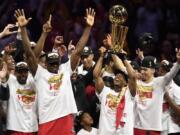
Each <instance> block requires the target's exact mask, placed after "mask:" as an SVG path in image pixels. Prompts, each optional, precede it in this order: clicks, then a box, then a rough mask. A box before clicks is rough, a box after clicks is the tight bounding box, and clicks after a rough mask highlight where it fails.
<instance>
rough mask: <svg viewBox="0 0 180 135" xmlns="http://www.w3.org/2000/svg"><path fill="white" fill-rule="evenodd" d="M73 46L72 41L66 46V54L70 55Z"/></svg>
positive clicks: (73, 48)
mask: <svg viewBox="0 0 180 135" xmlns="http://www.w3.org/2000/svg"><path fill="white" fill-rule="evenodd" d="M75 48H76V47H75V46H74V45H73V44H72V40H71V41H70V42H69V44H68V54H71V53H72V52H73V51H74V50H75Z"/></svg>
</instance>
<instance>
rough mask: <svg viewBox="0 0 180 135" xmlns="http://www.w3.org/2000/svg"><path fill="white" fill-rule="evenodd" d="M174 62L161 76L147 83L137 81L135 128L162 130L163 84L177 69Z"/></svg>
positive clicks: (179, 65)
mask: <svg viewBox="0 0 180 135" xmlns="http://www.w3.org/2000/svg"><path fill="white" fill-rule="evenodd" d="M179 68H180V64H178V63H175V64H174V66H173V67H172V69H171V71H170V72H169V73H167V74H166V75H165V76H163V77H157V78H153V80H152V81H151V82H149V83H145V82H143V81H141V80H139V81H137V93H136V96H135V125H134V127H135V128H138V129H143V130H154V131H162V104H163V97H164V91H165V86H166V85H168V83H169V82H170V81H171V80H172V78H173V77H174V76H175V75H176V73H177V72H178V71H179Z"/></svg>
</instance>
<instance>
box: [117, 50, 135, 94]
mask: <svg viewBox="0 0 180 135" xmlns="http://www.w3.org/2000/svg"><path fill="white" fill-rule="evenodd" d="M119 56H120V58H121V60H122V61H123V63H124V65H125V67H126V71H127V73H128V87H129V90H130V92H131V95H132V96H135V95H136V85H137V84H136V74H135V71H134V69H133V68H132V66H131V64H130V63H129V61H128V60H127V58H126V53H125V52H123V51H122V52H121V53H120V55H119ZM118 59H119V58H118V57H117V56H116V57H115V58H114V61H115V63H117V61H118Z"/></svg>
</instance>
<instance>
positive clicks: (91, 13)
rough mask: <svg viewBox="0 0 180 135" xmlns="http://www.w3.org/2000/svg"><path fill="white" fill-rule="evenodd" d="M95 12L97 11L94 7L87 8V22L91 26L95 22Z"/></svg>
mask: <svg viewBox="0 0 180 135" xmlns="http://www.w3.org/2000/svg"><path fill="white" fill-rule="evenodd" d="M95 14H96V12H95V11H94V9H92V8H88V9H86V17H85V19H86V24H87V25H88V26H90V27H91V26H93V24H94V18H95Z"/></svg>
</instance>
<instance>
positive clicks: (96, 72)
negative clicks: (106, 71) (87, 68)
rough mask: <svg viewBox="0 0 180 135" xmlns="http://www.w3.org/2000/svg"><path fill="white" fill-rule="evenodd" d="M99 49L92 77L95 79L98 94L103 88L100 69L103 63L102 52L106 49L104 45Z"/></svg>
mask: <svg viewBox="0 0 180 135" xmlns="http://www.w3.org/2000/svg"><path fill="white" fill-rule="evenodd" d="M99 51H100V57H99V59H98V61H97V63H96V66H95V68H94V71H93V77H94V79H95V88H96V92H97V93H99V94H100V93H101V91H102V90H103V88H104V82H103V79H102V75H101V70H102V64H103V59H104V53H105V51H106V49H105V48H104V47H101V48H100V49H99Z"/></svg>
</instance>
